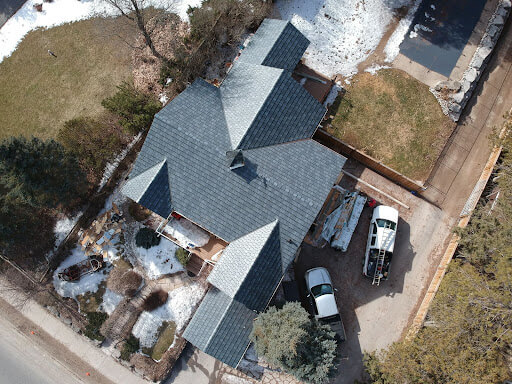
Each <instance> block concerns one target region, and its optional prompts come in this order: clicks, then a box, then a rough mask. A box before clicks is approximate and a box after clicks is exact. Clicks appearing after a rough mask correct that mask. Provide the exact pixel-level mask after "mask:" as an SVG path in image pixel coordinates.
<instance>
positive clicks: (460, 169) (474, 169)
mask: <svg viewBox="0 0 512 384" xmlns="http://www.w3.org/2000/svg"><path fill="white" fill-rule="evenodd" d="M511 107H512V18H509V19H508V22H507V25H506V27H505V29H504V30H503V34H502V36H501V38H500V41H499V42H498V45H497V47H496V49H495V51H494V53H493V57H492V59H491V61H490V63H489V65H488V66H487V69H486V70H485V72H484V74H483V75H482V78H481V79H480V82H479V85H478V87H477V88H476V90H475V92H474V94H473V97H472V99H471V100H470V102H469V103H468V105H467V107H466V109H465V111H464V113H463V115H462V116H461V119H460V121H459V123H458V125H457V127H456V129H455V130H454V132H453V134H452V136H451V137H450V139H449V140H448V143H447V145H446V147H445V149H444V150H443V152H442V153H441V156H440V157H439V159H438V161H437V164H436V165H435V167H434V170H433V171H432V174H431V175H430V177H429V179H428V181H427V183H426V185H427V186H428V189H427V190H426V191H425V192H424V193H423V195H424V196H425V197H426V198H427V199H429V200H430V201H433V202H434V203H436V204H437V205H438V206H440V207H441V208H442V209H443V210H444V211H445V212H446V213H448V214H449V215H451V216H453V217H457V216H458V215H459V214H460V212H461V210H462V208H463V206H464V204H465V202H466V200H467V198H468V196H469V194H470V193H471V191H472V189H473V186H474V185H475V183H476V182H477V180H478V178H479V177H480V174H481V172H482V169H483V168H484V166H485V163H486V162H487V159H488V158H489V155H490V153H491V145H490V142H489V135H490V134H492V132H493V127H501V125H502V123H503V115H504V114H505V112H507V111H508V110H509V109H510V108H511Z"/></svg>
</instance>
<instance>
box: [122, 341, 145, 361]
mask: <svg viewBox="0 0 512 384" xmlns="http://www.w3.org/2000/svg"><path fill="white" fill-rule="evenodd" d="M139 348H140V342H139V339H138V338H136V337H135V336H133V335H130V337H129V338H128V339H127V340H126V341H125V342H124V345H123V349H122V350H121V359H123V360H126V361H128V360H130V356H131V355H132V354H134V353H135V352H137V351H138V350H139Z"/></svg>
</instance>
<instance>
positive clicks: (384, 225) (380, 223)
mask: <svg viewBox="0 0 512 384" xmlns="http://www.w3.org/2000/svg"><path fill="white" fill-rule="evenodd" d="M377 226H379V227H380V228H391V229H392V230H393V231H395V230H396V223H394V222H392V221H391V220H386V219H377Z"/></svg>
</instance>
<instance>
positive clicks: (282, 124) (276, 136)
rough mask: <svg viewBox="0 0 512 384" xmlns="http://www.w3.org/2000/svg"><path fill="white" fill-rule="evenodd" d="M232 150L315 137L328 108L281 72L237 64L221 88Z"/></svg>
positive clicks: (286, 73)
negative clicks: (314, 134)
mask: <svg viewBox="0 0 512 384" xmlns="http://www.w3.org/2000/svg"><path fill="white" fill-rule="evenodd" d="M220 93H221V100H222V104H223V107H224V112H225V116H226V125H227V130H228V132H229V135H230V138H231V144H232V146H233V148H240V149H249V148H258V147H265V146H268V145H273V144H279V143H286V142H289V141H294V140H300V139H306V138H310V137H311V136H313V133H314V132H315V130H316V127H317V126H318V124H319V123H320V121H321V120H322V118H323V116H324V114H325V108H324V107H323V106H322V105H321V104H320V103H319V102H318V101H316V100H315V99H314V98H313V96H311V95H310V94H309V93H308V91H306V90H305V89H304V88H303V87H301V86H300V84H299V83H297V82H296V81H295V80H294V79H292V77H291V76H290V73H289V72H286V71H284V70H282V69H276V68H271V67H265V66H261V65H253V64H246V63H242V62H238V63H236V64H235V65H234V67H233V69H232V70H231V71H230V73H229V76H228V77H227V78H226V80H224V82H223V83H222V85H221V87H220Z"/></svg>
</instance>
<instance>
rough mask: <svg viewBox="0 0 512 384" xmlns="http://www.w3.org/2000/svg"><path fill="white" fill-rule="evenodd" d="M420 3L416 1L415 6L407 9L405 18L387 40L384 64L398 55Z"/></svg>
mask: <svg viewBox="0 0 512 384" xmlns="http://www.w3.org/2000/svg"><path fill="white" fill-rule="evenodd" d="M420 3H421V1H417V2H416V4H414V5H413V6H411V7H410V8H409V12H407V15H405V17H403V18H402V19H401V20H400V22H399V23H398V26H397V27H396V29H395V31H394V32H393V34H392V35H391V37H390V38H389V40H388V42H387V44H386V47H385V48H384V53H385V54H386V60H385V61H386V62H388V63H390V62H392V61H393V60H395V58H396V57H397V56H398V54H399V53H400V44H402V41H404V38H405V35H406V33H407V31H408V30H409V29H410V28H411V24H412V21H413V19H414V15H415V14H416V11H417V10H418V7H419V6H420Z"/></svg>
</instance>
